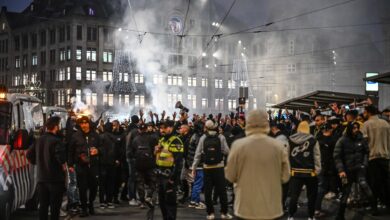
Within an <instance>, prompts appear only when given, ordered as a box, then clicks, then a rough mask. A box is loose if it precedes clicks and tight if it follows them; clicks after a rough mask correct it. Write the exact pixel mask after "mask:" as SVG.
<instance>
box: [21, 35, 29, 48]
mask: <svg viewBox="0 0 390 220" xmlns="http://www.w3.org/2000/svg"><path fill="white" fill-rule="evenodd" d="M22 47H23V49H27V48H28V36H27V34H24V35H23V36H22Z"/></svg>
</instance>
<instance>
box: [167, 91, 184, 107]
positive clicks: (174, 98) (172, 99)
mask: <svg viewBox="0 0 390 220" xmlns="http://www.w3.org/2000/svg"><path fill="white" fill-rule="evenodd" d="M178 101H181V102H182V101H183V100H182V95H181V94H168V106H174V105H175V104H176V102H178Z"/></svg>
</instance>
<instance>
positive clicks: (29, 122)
mask: <svg viewBox="0 0 390 220" xmlns="http://www.w3.org/2000/svg"><path fill="white" fill-rule="evenodd" d="M22 108H23V116H24V129H26V130H27V131H31V130H32V131H34V130H36V129H39V128H40V127H42V126H43V112H42V106H41V104H40V103H37V102H27V101H24V102H23V105H22Z"/></svg>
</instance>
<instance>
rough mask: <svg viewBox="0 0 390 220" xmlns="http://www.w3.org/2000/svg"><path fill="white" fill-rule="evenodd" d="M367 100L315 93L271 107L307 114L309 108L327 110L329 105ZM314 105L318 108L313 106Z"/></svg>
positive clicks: (357, 95)
mask: <svg viewBox="0 0 390 220" xmlns="http://www.w3.org/2000/svg"><path fill="white" fill-rule="evenodd" d="M365 100H367V96H366V95H361V94H350V93H342V92H332V91H315V92H311V93H308V94H306V95H303V96H299V97H297V98H292V99H289V100H286V101H284V102H281V103H279V104H276V105H274V106H272V107H273V108H282V109H284V108H287V109H291V110H300V111H306V112H309V111H310V109H311V108H316V109H318V108H320V109H323V110H325V109H329V104H332V103H337V104H338V105H343V104H344V105H350V104H352V103H360V102H364V101H365ZM315 103H317V104H318V106H317V107H316V106H315Z"/></svg>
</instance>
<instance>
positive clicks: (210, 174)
mask: <svg viewBox="0 0 390 220" xmlns="http://www.w3.org/2000/svg"><path fill="white" fill-rule="evenodd" d="M203 171H204V191H205V200H206V211H207V214H211V213H214V205H213V199H212V194H213V189H214V190H215V191H216V193H217V195H218V198H219V199H220V202H221V213H222V214H226V213H227V212H228V202H227V194H226V180H225V172H224V168H223V167H221V168H212V169H204V170H203Z"/></svg>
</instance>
